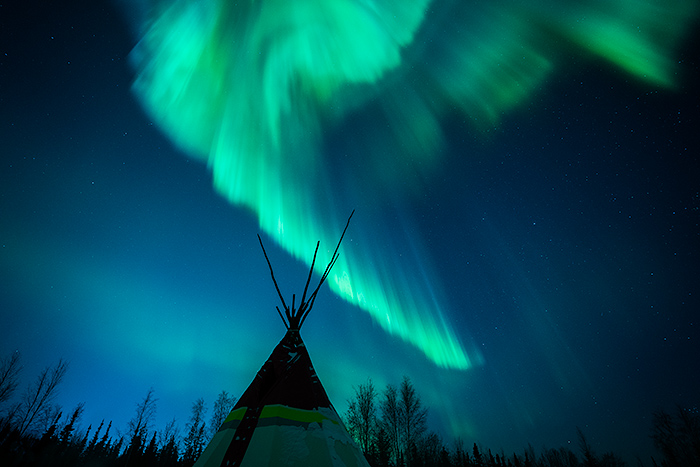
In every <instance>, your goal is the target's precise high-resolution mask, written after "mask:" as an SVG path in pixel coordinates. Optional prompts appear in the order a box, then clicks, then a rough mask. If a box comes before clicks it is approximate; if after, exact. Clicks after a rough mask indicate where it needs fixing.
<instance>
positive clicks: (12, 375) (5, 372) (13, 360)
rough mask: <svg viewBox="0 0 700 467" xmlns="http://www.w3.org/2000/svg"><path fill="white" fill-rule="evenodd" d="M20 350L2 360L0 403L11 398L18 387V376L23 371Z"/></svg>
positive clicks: (0, 368) (0, 365) (0, 369)
mask: <svg viewBox="0 0 700 467" xmlns="http://www.w3.org/2000/svg"><path fill="white" fill-rule="evenodd" d="M20 360H21V357H20V354H19V352H12V353H11V354H10V355H8V356H7V357H5V358H4V359H2V361H0V404H2V403H3V402H5V401H6V400H9V399H10V397H12V394H14V392H15V389H17V378H18V377H19V373H20V372H21V371H22V365H21V364H20Z"/></svg>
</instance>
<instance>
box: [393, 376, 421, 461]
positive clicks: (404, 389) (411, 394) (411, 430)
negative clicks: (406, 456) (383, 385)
mask: <svg viewBox="0 0 700 467" xmlns="http://www.w3.org/2000/svg"><path fill="white" fill-rule="evenodd" d="M398 407H399V423H400V429H401V435H402V441H403V445H404V448H403V449H404V452H410V450H411V448H412V447H413V446H416V445H417V443H418V440H419V439H420V437H421V436H422V435H423V432H425V420H426V417H427V413H428V411H427V409H424V408H423V407H422V404H421V400H420V397H419V396H418V394H417V393H416V389H415V388H414V387H413V383H411V380H410V379H409V377H408V376H404V377H403V380H402V381H401V390H400V393H399V400H398Z"/></svg>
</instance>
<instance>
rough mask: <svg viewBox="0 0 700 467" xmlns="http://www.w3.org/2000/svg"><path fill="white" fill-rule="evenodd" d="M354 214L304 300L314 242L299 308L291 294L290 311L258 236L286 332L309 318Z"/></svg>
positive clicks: (312, 266)
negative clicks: (279, 304) (278, 300)
mask: <svg viewBox="0 0 700 467" xmlns="http://www.w3.org/2000/svg"><path fill="white" fill-rule="evenodd" d="M353 214H355V210H354V209H353V211H352V212H351V213H350V217H348V221H347V223H346V224H345V229H343V233H342V234H341V235H340V240H338V245H337V246H336V247H335V251H334V252H333V256H331V260H330V261H329V262H328V266H326V270H325V271H324V272H323V275H321V280H320V281H319V282H318V285H317V286H316V289H314V291H313V292H312V293H311V295H309V299H308V300H307V299H306V292H307V291H308V289H309V283H310V282H311V275H312V274H313V272H314V264H315V263H316V254H317V253H318V247H319V245H320V244H321V242H320V241H318V242H316V249H315V250H314V258H313V260H311V268H310V269H309V277H308V278H307V279H306V286H305V287H304V293H303V295H302V296H301V303H300V304H299V308H295V306H294V305H295V299H296V294H292V308H291V309H290V308H289V307H288V306H287V303H286V302H285V301H284V297H283V296H282V292H280V288H279V286H278V285H277V280H276V279H275V273H274V271H273V270H272V264H270V259H269V258H268V257H267V252H266V251H265V246H264V245H263V242H262V238H260V234H258V241H259V242H260V247H261V248H262V251H263V254H264V255H265V260H267V266H268V267H269V268H270V275H271V276H272V282H274V283H275V289H277V295H279V297H280V300H281V301H282V306H283V307H284V314H285V316H286V319H285V316H282V312H281V311H280V307H275V308H276V309H277V313H278V314H279V315H280V318H282V322H283V323H284V326H285V327H286V328H287V330H288V331H299V329H300V328H301V326H302V324H304V320H306V317H307V316H309V312H310V311H311V308H312V307H313V306H314V302H315V301H316V294H317V293H318V290H319V289H320V288H321V286H322V285H323V283H324V282H325V281H326V279H327V278H328V275H329V274H330V272H331V269H333V266H334V265H335V262H336V261H337V260H338V257H339V256H340V255H339V253H338V249H339V248H340V244H341V243H342V241H343V237H344V236H345V231H346V230H348V226H349V225H350V219H352V215H353Z"/></svg>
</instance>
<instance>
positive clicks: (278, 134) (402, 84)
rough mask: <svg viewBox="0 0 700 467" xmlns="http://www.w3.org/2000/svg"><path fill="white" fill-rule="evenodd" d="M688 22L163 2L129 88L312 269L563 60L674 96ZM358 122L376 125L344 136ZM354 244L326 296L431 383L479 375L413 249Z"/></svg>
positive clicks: (658, 7) (490, 10) (608, 4)
mask: <svg viewBox="0 0 700 467" xmlns="http://www.w3.org/2000/svg"><path fill="white" fill-rule="evenodd" d="M697 9H698V2H695V1H690V0H678V1H672V2H669V1H667V0H604V1H603V0H601V1H590V0H589V1H587V0H578V1H563V2H562V1H536V2H530V1H526V0H498V1H494V2H488V3H487V2H467V1H434V2H430V1H428V0H417V1H410V0H384V1H377V0H329V1H324V2H318V1H312V0H296V1H294V2H289V1H287V0H267V1H245V2H230V1H228V0H202V1H194V0H179V1H175V2H162V5H161V6H158V7H156V8H154V9H153V10H152V11H151V13H150V15H149V17H148V18H147V19H146V20H145V21H144V23H143V24H141V25H140V26H139V29H140V30H141V31H143V37H142V39H141V41H140V42H139V43H138V45H137V47H136V48H135V50H134V52H133V53H132V59H133V63H134V66H135V68H136V71H137V77H136V80H135V82H134V86H133V88H134V92H135V94H136V95H137V96H138V97H139V99H140V101H141V102H142V104H143V106H144V108H145V109H146V110H147V112H148V113H149V114H150V116H151V117H152V118H153V119H154V121H155V122H156V123H157V124H158V125H159V126H160V127H161V129H162V130H163V131H164V132H165V133H166V134H167V135H168V136H169V137H170V139H171V140H172V141H173V142H174V143H175V144H176V145H177V146H178V147H180V148H181V149H182V150H183V151H184V152H186V153H187V154H188V155H190V156H192V157H194V158H198V159H201V160H203V161H206V163H207V164H208V165H209V167H210V169H211V171H212V174H213V180H214V186H215V189H216V190H217V191H218V192H219V193H220V194H221V195H222V196H224V197H225V198H226V199H228V200H229V201H230V202H231V203H233V204H234V205H237V206H245V207H247V208H248V209H250V210H252V212H253V213H254V214H255V215H256V216H257V218H258V219H259V223H260V227H261V229H262V230H263V231H264V232H266V233H267V234H268V235H269V236H271V237H272V238H273V239H274V240H275V241H277V242H278V243H279V244H280V245H281V246H282V247H283V248H285V249H286V250H287V251H288V252H289V253H290V254H292V255H293V256H294V257H296V258H298V259H300V260H302V261H304V262H306V263H307V264H310V261H311V257H312V254H313V246H314V245H315V243H316V241H317V240H319V239H320V241H321V245H322V248H321V250H319V258H318V260H317V263H316V264H317V266H318V267H319V268H323V267H324V266H325V264H326V263H327V260H328V258H329V257H330V254H331V251H332V248H333V247H334V245H335V243H336V241H337V238H338V236H339V233H340V230H341V229H342V227H343V225H344V220H345V218H346V217H347V215H348V214H349V213H350V211H351V210H352V209H353V208H358V213H357V215H356V217H362V216H367V217H369V218H370V219H373V220H374V221H382V220H383V219H384V217H383V216H384V213H385V212H387V211H388V210H390V206H391V205H393V204H394V203H397V202H400V200H401V199H403V198H405V197H410V196H415V195H416V194H417V193H420V192H421V189H422V186H423V184H425V183H433V181H432V179H431V174H432V172H433V171H434V169H435V167H438V166H439V165H440V164H441V159H442V156H443V151H442V149H443V144H444V138H443V134H442V129H441V125H442V122H444V121H445V119H446V118H448V117H449V116H450V115H454V114H455V112H456V113H458V114H460V115H462V116H464V117H465V118H467V119H469V120H470V121H471V122H473V124H474V126H475V128H477V129H486V128H488V127H490V126H493V125H494V124H495V123H497V122H498V120H499V118H500V116H501V115H502V114H503V113H504V112H507V111H508V110H510V109H513V108H514V107H516V106H517V105H519V104H521V103H523V102H524V101H525V100H526V99H527V98H528V97H531V96H532V95H533V93H535V92H536V91H537V90H538V89H539V88H540V87H542V86H543V85H544V84H546V80H547V78H548V76H550V74H551V73H553V72H556V71H557V70H558V69H561V68H562V67H563V66H565V65H566V64H567V63H570V62H572V61H574V60H573V59H574V58H575V59H576V60H578V59H580V58H583V59H586V60H602V61H606V62H608V63H610V64H612V65H614V66H616V67H618V68H620V69H621V70H624V71H625V72H627V73H629V74H630V75H631V76H633V77H635V78H636V79H638V80H640V81H645V82H648V83H650V84H652V85H653V86H658V87H673V85H674V76H675V69H674V52H675V49H676V47H677V46H678V44H679V43H680V41H681V40H682V39H683V37H684V35H685V33H686V32H687V31H688V29H689V28H690V27H691V25H692V23H693V21H694V18H695V16H696V13H697ZM367 109H371V110H372V112H373V115H375V120H376V121H377V122H380V123H377V124H376V125H371V128H370V127H368V128H364V129H361V130H359V131H356V132H353V134H352V135H351V136H347V135H344V132H347V131H348V129H347V128H346V127H344V126H343V125H344V123H346V122H347V121H348V119H358V118H362V115H363V112H368V110H367ZM338 135H344V136H343V138H344V139H345V140H346V141H348V142H347V143H346V145H345V146H347V147H344V148H343V151H338V150H337V148H334V147H333V144H334V138H337V137H338ZM342 158H346V159H347V158H349V160H350V162H348V161H345V162H342V161H341V162H342V163H338V162H337V161H338V160H340V159H342ZM343 164H347V165H348V167H347V168H346V167H345V165H343ZM340 169H342V170H340ZM348 193H349V194H348ZM358 203H362V204H361V205H359V206H358V205H356V204H358ZM363 211H364V212H363ZM368 211H369V212H368ZM392 222H393V221H392ZM394 223H395V224H396V226H395V228H396V229H397V230H402V229H403V232H397V233H396V235H397V236H402V235H405V236H408V237H410V231H407V228H406V226H405V224H404V223H403V222H402V221H399V222H394ZM360 227H364V228H358V227H355V226H351V228H350V233H351V236H352V240H351V241H349V242H346V244H345V245H344V247H343V250H342V254H341V256H340V259H339V261H338V263H337V264H336V266H335V269H334V270H333V274H332V276H333V277H331V279H330V281H329V283H330V286H331V288H332V289H333V290H334V292H335V293H337V294H338V295H340V296H342V297H343V298H344V299H346V300H348V301H349V302H351V303H354V304H356V305H357V306H358V307H360V308H361V309H363V310H365V311H367V312H368V313H369V314H370V315H371V316H372V317H373V318H374V320H375V321H376V322H377V323H378V324H379V325H381V326H382V328H384V329H385V330H386V331H387V332H389V333H391V334H393V335H396V336H399V337H400V338H402V339H404V340H405V341H407V342H409V343H411V344H412V345H414V346H416V347H417V348H418V349H420V350H421V351H422V352H423V353H424V354H425V355H426V356H427V357H428V358H429V359H430V360H432V361H433V362H434V363H435V364H437V365H439V366H441V367H445V368H455V369H467V368H469V367H470V366H472V365H475V364H480V363H481V360H482V358H481V356H480V354H479V352H478V351H477V350H475V349H473V346H472V345H471V344H469V342H468V340H469V339H468V336H458V335H457V334H456V332H455V331H454V330H453V327H452V325H451V324H450V323H449V322H448V321H447V320H446V318H445V316H447V313H445V312H444V311H443V307H444V306H446V305H445V303H444V299H443V297H442V296H443V294H442V293H441V292H440V285H439V284H434V283H433V281H432V280H431V277H434V275H433V274H432V271H433V270H434V268H433V267H432V266H431V265H430V261H429V258H428V257H427V255H425V254H424V253H423V251H424V248H423V247H422V246H421V242H420V241H418V240H410V241H409V243H410V245H411V248H410V249H409V254H406V252H405V251H403V252H401V251H397V249H396V248H394V247H393V246H392V241H393V237H392V235H384V236H377V235H374V233H373V231H372V230H371V229H370V228H369V227H371V222H366V223H364V224H362V223H361V224H360ZM354 229H355V231H353V230H354ZM382 230H387V229H386V228H385V227H384V228H383V229H382ZM467 306H468V304H467Z"/></svg>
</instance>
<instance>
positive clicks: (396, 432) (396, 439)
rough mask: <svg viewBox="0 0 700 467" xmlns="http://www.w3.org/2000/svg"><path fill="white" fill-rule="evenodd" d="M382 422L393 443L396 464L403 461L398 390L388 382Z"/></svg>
mask: <svg viewBox="0 0 700 467" xmlns="http://www.w3.org/2000/svg"><path fill="white" fill-rule="evenodd" d="M380 407H381V412H382V424H383V427H384V431H385V432H386V434H387V438H388V440H389V443H390V445H391V458H392V460H393V462H394V463H395V464H397V465H398V464H399V463H401V458H402V455H401V418H400V417H401V415H400V411H399V402H398V391H397V390H396V387H395V386H393V385H391V384H387V386H386V389H385V390H384V399H383V400H382V403H381V406H380Z"/></svg>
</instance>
